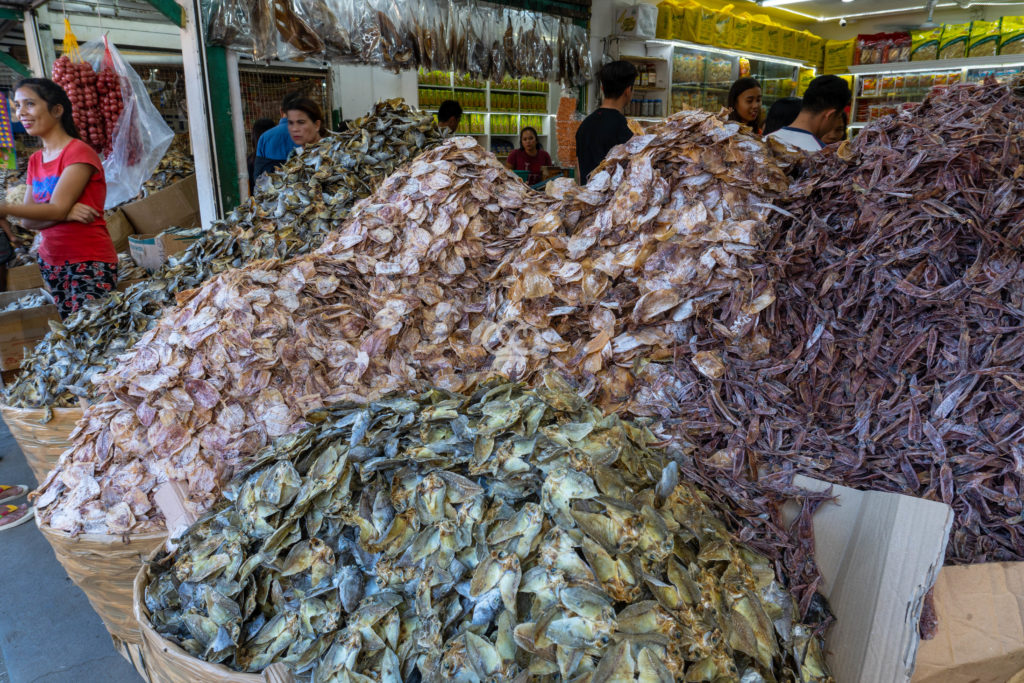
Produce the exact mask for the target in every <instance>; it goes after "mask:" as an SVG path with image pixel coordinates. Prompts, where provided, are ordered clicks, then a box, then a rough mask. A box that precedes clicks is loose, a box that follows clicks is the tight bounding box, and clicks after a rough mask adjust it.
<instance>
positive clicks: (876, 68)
mask: <svg viewBox="0 0 1024 683" xmlns="http://www.w3.org/2000/svg"><path fill="white" fill-rule="evenodd" d="M1004 66H1024V55H999V56H997V57H965V58H964V59H929V60H928V61H924V62H897V63H894V64H858V65H851V66H849V67H847V69H848V70H849V72H850V73H851V74H854V75H855V76H874V75H879V74H883V75H884V74H905V73H913V72H915V71H961V70H963V69H988V68H998V67H1004Z"/></svg>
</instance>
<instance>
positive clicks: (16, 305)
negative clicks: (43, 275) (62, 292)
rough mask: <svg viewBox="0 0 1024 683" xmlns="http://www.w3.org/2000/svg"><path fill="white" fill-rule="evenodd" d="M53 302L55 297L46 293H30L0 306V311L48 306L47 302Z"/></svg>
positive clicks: (6, 311)
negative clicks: (52, 297)
mask: <svg viewBox="0 0 1024 683" xmlns="http://www.w3.org/2000/svg"><path fill="white" fill-rule="evenodd" d="M52 303H53V299H51V298H50V297H49V296H48V295H46V294H28V295H26V296H23V297H21V298H20V299H16V300H14V301H12V302H11V303H9V304H7V305H6V306H3V307H2V308H0V313H9V312H11V311H20V310H23V309H26V308H39V307H40V306H46V305H47V304H52Z"/></svg>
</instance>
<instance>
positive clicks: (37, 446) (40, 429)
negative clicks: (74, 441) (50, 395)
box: [0, 405, 82, 484]
mask: <svg viewBox="0 0 1024 683" xmlns="http://www.w3.org/2000/svg"><path fill="white" fill-rule="evenodd" d="M0 414H2V415H3V418H4V422H6V423H7V428H8V429H9V430H11V436H13V437H14V440H15V441H17V442H18V446H19V447H21V452H22V453H24V454H25V460H27V461H28V466H29V468H30V469H31V470H32V474H34V475H35V477H36V481H37V482H39V483H40V484H41V483H42V482H43V480H44V479H46V475H47V474H49V473H50V470H52V469H53V468H54V466H55V465H56V464H57V461H58V460H59V459H60V454H61V453H63V452H64V451H66V450H67V449H68V448H69V447H70V446H71V442H70V441H68V435H69V434H71V430H73V429H74V428H75V423H77V422H78V420H79V418H81V417H82V409H81V408H51V409H49V410H48V409H46V408H11V407H10V406H6V405H0Z"/></svg>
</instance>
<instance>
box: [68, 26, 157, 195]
mask: <svg viewBox="0 0 1024 683" xmlns="http://www.w3.org/2000/svg"><path fill="white" fill-rule="evenodd" d="M105 43H106V45H105ZM108 50H109V56H108ZM81 54H82V59H83V60H84V61H86V62H88V63H89V64H91V65H92V68H93V69H95V70H97V71H99V70H100V69H102V68H103V64H104V60H105V59H109V60H110V64H111V66H112V67H113V69H114V71H115V72H116V73H117V75H118V76H119V77H120V79H121V95H122V98H123V99H124V111H122V112H121V116H120V118H118V120H117V125H116V126H115V127H114V133H113V136H112V139H113V144H112V149H111V152H110V154H109V155H107V157H106V158H105V159H104V160H103V173H104V175H105V176H106V180H107V201H106V204H105V205H104V208H107V209H109V208H112V207H114V206H117V205H118V204H123V203H124V202H127V201H129V200H130V199H132V198H134V197H135V196H136V195H137V194H139V190H140V189H142V183H144V182H146V181H147V180H149V177H150V176H151V175H153V171H154V170H156V167H157V164H159V163H160V160H161V159H163V157H164V154H165V153H166V152H167V148H168V147H170V146H171V141H172V140H174V131H172V130H171V129H170V128H169V127H168V126H167V124H166V123H164V119H163V117H162V116H160V112H159V111H157V109H156V107H155V106H153V102H152V101H151V100H150V99H149V94H148V93H147V92H146V86H145V85H143V84H142V79H141V78H139V75H138V74H137V73H135V70H134V69H133V68H131V67H130V66H128V64H127V62H125V61H124V59H122V57H121V53H119V52H118V51H117V48H116V47H114V44H113V43H109V42H108V41H107V40H106V38H104V39H103V40H91V41H89V42H88V43H86V44H85V45H82V47H81Z"/></svg>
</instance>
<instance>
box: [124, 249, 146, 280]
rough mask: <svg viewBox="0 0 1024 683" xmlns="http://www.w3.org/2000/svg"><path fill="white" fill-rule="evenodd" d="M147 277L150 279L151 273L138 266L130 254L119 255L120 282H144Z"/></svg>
mask: <svg viewBox="0 0 1024 683" xmlns="http://www.w3.org/2000/svg"><path fill="white" fill-rule="evenodd" d="M147 277H149V272H148V271H147V270H146V269H145V268H143V267H142V266H140V265H137V264H136V263H135V259H133V258H132V256H131V254H129V253H128V252H122V253H120V254H118V255H117V281H118V282H124V281H125V280H142V279H145V278H147Z"/></svg>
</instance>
